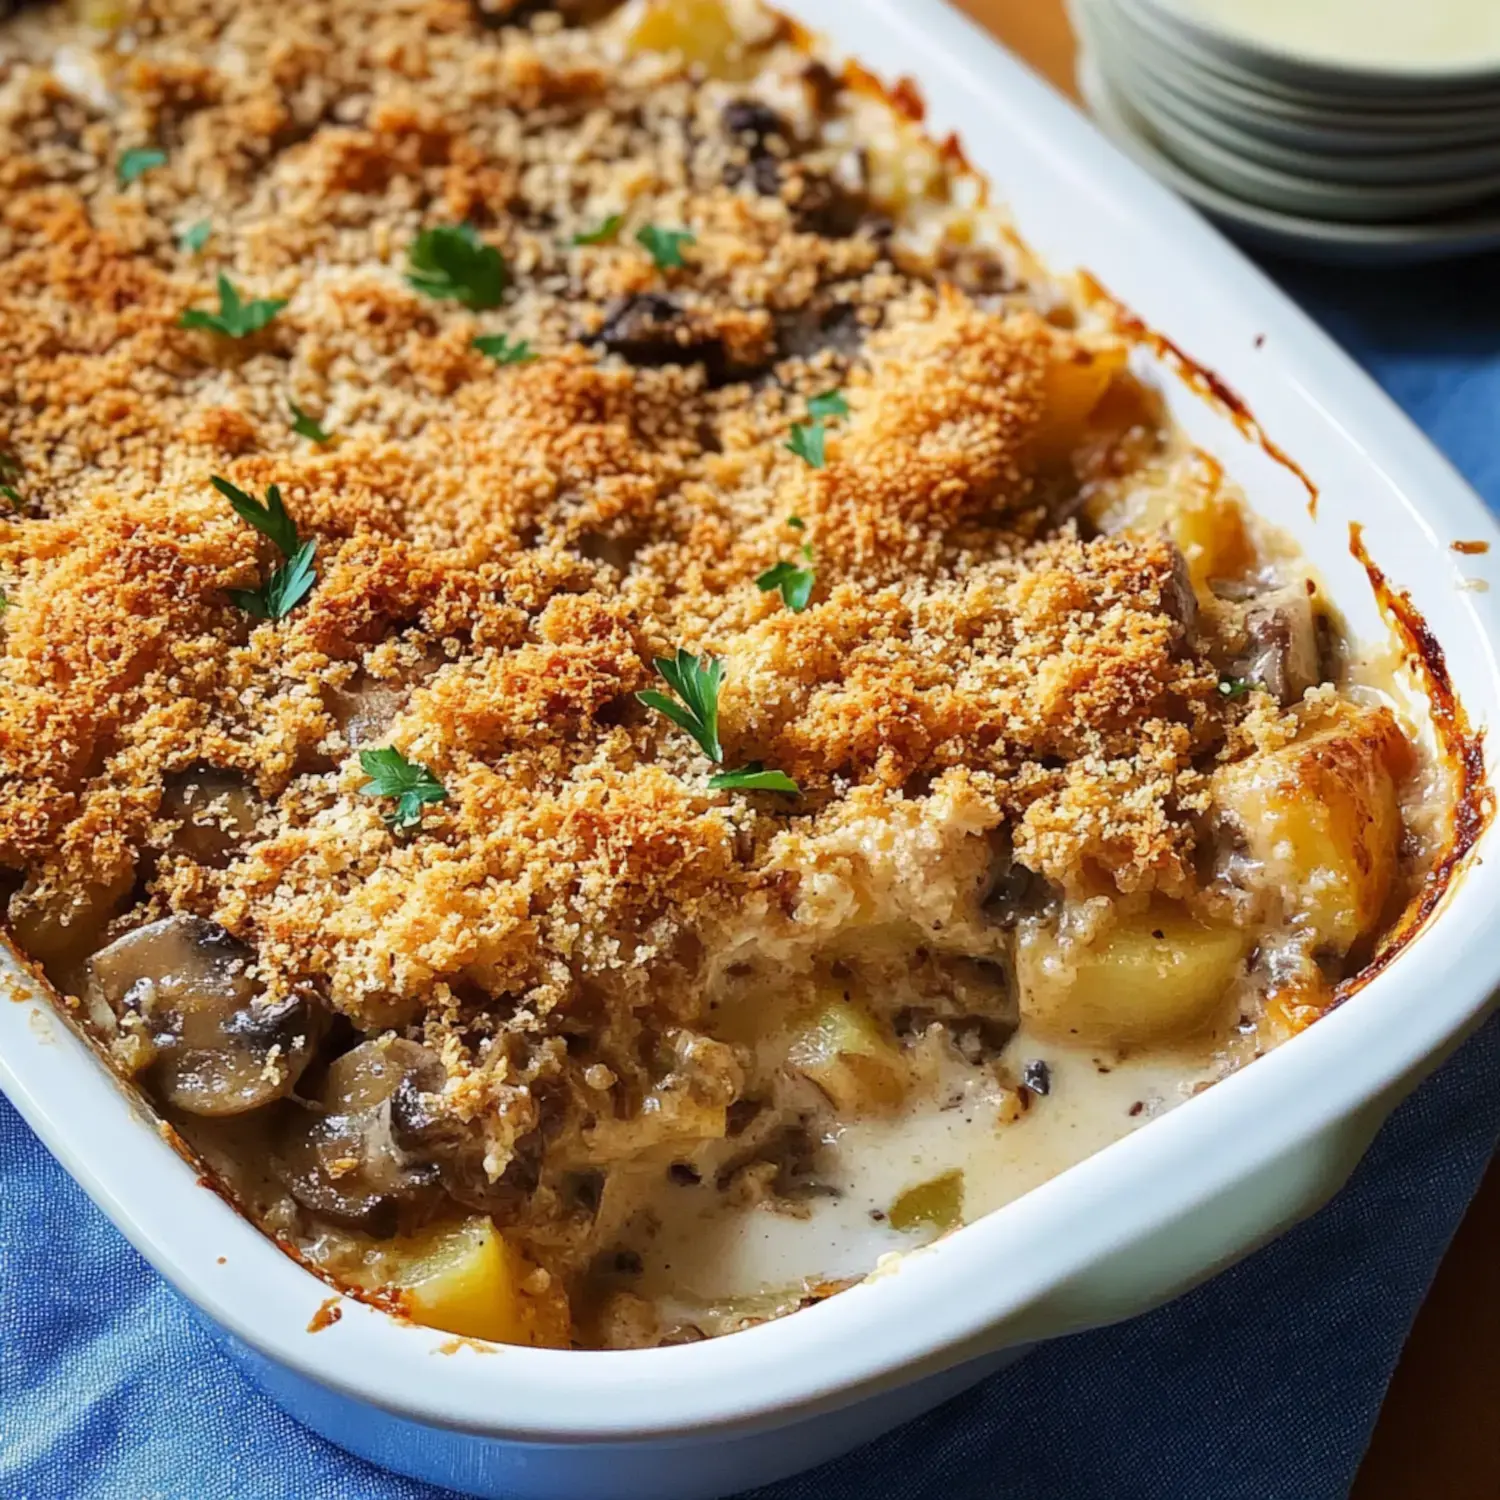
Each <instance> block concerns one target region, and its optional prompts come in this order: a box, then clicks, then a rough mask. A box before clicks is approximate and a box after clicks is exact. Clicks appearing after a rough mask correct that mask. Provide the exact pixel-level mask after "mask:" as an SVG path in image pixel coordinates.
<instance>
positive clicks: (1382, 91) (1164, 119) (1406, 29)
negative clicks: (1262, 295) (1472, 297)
mask: <svg viewBox="0 0 1500 1500" xmlns="http://www.w3.org/2000/svg"><path fill="white" fill-rule="evenodd" d="M1070 5H1071V8H1072V11H1073V19H1074V22H1075V25H1076V26H1077V29H1078V32H1079V34H1080V36H1081V38H1082V41H1083V49H1084V50H1083V56H1082V59H1081V61H1080V66H1079V83H1080V86H1081V88H1082V90H1083V92H1084V95H1085V97H1086V98H1087V100H1088V102H1089V105H1090V107H1091V108H1092V109H1093V111H1094V114H1095V116H1096V118H1097V119H1098V121H1099V123H1100V124H1101V125H1102V126H1103V127H1104V128H1105V129H1106V130H1107V131H1108V132H1109V133H1110V134H1111V135H1113V136H1115V138H1116V139H1117V140H1118V141H1119V142H1120V144H1122V145H1123V146H1125V148H1126V149H1127V150H1128V151H1130V152H1131V154H1132V155H1134V156H1136V157H1137V158H1138V159H1139V160H1141V161H1142V162H1143V163H1144V164H1145V165H1146V166H1148V167H1149V168H1150V169H1151V170H1152V171H1153V172H1155V173H1156V174H1157V176H1159V177H1161V178H1163V179H1164V180H1165V181H1167V182H1168V183H1169V184H1170V185H1171V186H1172V187H1174V188H1176V189H1177V190H1178V191H1179V192H1181V193H1183V194H1184V195H1185V196H1186V197H1188V198H1190V199H1192V200H1193V201H1194V202H1196V203H1197V204H1198V205H1199V206H1200V207H1201V208H1203V209H1205V210H1206V211H1207V212H1208V213H1210V214H1211V215H1212V216H1213V217H1215V218H1216V219H1218V220H1220V221H1221V222H1222V223H1223V224H1225V225H1226V227H1228V228H1230V229H1233V230H1235V231H1236V232H1238V233H1239V234H1241V235H1242V236H1243V237H1245V238H1248V239H1250V240H1252V241H1254V242H1256V243H1258V244H1261V245H1264V246H1267V247H1269V248H1274V249H1279V250H1284V251H1290V252H1293V253H1297V254H1302V255H1309V254H1311V255H1317V256H1320V257H1322V258H1325V259H1338V260H1348V261H1359V260H1365V261H1400V260H1407V261H1411V260H1418V259H1429V258H1437V257H1438V256H1441V255H1455V254H1462V253H1468V252H1472V251H1475V250H1480V249H1488V248H1494V247H1500V0H1070Z"/></svg>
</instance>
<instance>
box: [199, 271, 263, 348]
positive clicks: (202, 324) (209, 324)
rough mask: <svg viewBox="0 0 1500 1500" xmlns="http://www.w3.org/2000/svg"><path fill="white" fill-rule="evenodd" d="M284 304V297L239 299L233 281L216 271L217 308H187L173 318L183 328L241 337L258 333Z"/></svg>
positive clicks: (233, 337)
mask: <svg viewBox="0 0 1500 1500" xmlns="http://www.w3.org/2000/svg"><path fill="white" fill-rule="evenodd" d="M285 306H286V299H285V298H284V297H257V298H256V299H255V300H254V301H253V302H243V301H241V300H240V294H239V292H238V291H237V290H236V289H235V285H234V283H233V282H232V281H231V280H230V279H229V278H228V277H227V276H226V275H225V274H224V273H223V272H222V271H220V272H219V310H218V312H216V313H211V312H205V311H204V309H203V308H201V307H190V308H188V310H187V311H186V312H185V313H183V315H182V316H181V317H180V318H179V319H178V320H177V321H178V324H179V326H180V327H183V328H208V329H211V330H212V331H213V332H214V333H222V334H223V335H224V336H225V337H226V338H231V339H242V338H246V337H247V336H248V335H250V334H252V333H259V332H260V331H261V329H262V328H264V327H265V326H266V324H267V323H269V322H270V321H271V319H272V318H274V317H275V316H276V314H277V313H279V312H280V311H281V309H282V308H283V307H285Z"/></svg>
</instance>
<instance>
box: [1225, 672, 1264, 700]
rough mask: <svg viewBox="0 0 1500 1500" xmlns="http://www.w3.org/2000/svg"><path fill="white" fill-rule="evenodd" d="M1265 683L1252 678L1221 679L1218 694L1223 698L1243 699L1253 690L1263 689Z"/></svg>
mask: <svg viewBox="0 0 1500 1500" xmlns="http://www.w3.org/2000/svg"><path fill="white" fill-rule="evenodd" d="M1264 687H1265V683H1263V682H1260V681H1258V680H1257V679H1255V678H1254V677H1221V678H1220V679H1219V692H1220V694H1221V695H1222V696H1223V697H1225V698H1243V697H1244V696H1245V695H1246V694H1247V693H1249V692H1250V691H1252V689H1255V688H1262V689H1264Z"/></svg>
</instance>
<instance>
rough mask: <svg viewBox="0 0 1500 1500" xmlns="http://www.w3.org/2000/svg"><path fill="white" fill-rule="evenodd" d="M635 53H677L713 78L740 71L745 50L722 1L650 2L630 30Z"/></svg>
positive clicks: (682, 0)
mask: <svg viewBox="0 0 1500 1500" xmlns="http://www.w3.org/2000/svg"><path fill="white" fill-rule="evenodd" d="M628 45H629V46H630V47H632V48H633V49H634V50H636V51H638V52H680V53H681V54H682V56H683V60H684V61H686V62H689V63H701V64H702V66H703V67H704V68H705V69H707V71H708V72H709V73H711V74H713V75H714V76H716V77H730V76H734V75H735V74H737V73H738V72H740V71H741V67H740V64H741V61H742V57H743V52H744V46H743V43H742V41H741V39H740V36H739V33H738V31H737V30H736V29H735V25H734V22H733V21H732V20H731V19H730V17H729V14H728V12H727V11H726V10H725V8H724V6H723V4H722V3H721V0H653V3H652V4H650V5H648V6H647V7H646V9H645V13H644V14H643V15H642V16H641V19H640V20H639V21H638V22H637V23H636V25H635V27H634V28H633V29H632V30H631V32H630V35H629V38H628Z"/></svg>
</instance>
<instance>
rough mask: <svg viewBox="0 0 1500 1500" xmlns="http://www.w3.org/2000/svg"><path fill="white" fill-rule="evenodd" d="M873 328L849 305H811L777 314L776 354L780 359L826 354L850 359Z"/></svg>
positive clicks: (838, 303)
mask: <svg viewBox="0 0 1500 1500" xmlns="http://www.w3.org/2000/svg"><path fill="white" fill-rule="evenodd" d="M872 326H873V324H867V323H865V322H864V320H863V319H862V318H861V315H860V310H859V308H858V307H856V306H855V305H854V304H853V303H852V302H829V301H819V302H814V303H812V304H810V305H809V306H807V307H801V308H797V309H796V310H795V311H793V312H785V313H779V314H777V318H776V348H777V352H778V353H779V354H780V355H781V357H782V358H783V359H811V358H812V357H813V355H815V354H822V353H824V352H825V351H826V352H828V353H830V354H836V355H838V356H840V357H841V358H844V359H853V358H854V356H855V355H856V354H858V353H859V351H860V348H861V346H862V345H863V343H864V341H865V336H866V334H868V333H869V332H870V331H871V328H872Z"/></svg>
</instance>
